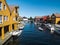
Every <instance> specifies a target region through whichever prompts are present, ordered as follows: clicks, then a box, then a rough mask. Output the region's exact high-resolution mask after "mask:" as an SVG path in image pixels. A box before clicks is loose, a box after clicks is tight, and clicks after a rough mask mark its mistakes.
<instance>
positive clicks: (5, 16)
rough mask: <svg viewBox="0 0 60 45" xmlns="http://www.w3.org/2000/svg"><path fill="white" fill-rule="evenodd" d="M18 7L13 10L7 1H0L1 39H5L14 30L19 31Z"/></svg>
mask: <svg viewBox="0 0 60 45" xmlns="http://www.w3.org/2000/svg"><path fill="white" fill-rule="evenodd" d="M17 10H18V6H14V7H13V9H11V7H9V6H8V4H7V3H6V0H0V37H1V39H2V40H4V39H5V35H6V34H7V33H9V32H11V31H12V30H17V29H18V21H17V18H18V11H17Z"/></svg>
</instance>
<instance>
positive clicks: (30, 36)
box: [7, 23, 60, 45]
mask: <svg viewBox="0 0 60 45" xmlns="http://www.w3.org/2000/svg"><path fill="white" fill-rule="evenodd" d="M7 45H60V36H59V35H56V34H51V33H50V32H49V31H48V30H44V31H40V30H38V29H37V28H36V26H35V25H34V24H33V23H32V24H30V23H28V24H26V25H25V27H24V29H23V32H22V34H21V35H20V36H19V38H18V39H17V40H15V41H13V42H12V41H10V42H9V44H7Z"/></svg>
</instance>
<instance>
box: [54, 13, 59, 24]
mask: <svg viewBox="0 0 60 45" xmlns="http://www.w3.org/2000/svg"><path fill="white" fill-rule="evenodd" d="M54 15H55V16H56V24H58V23H59V24H60V14H54Z"/></svg>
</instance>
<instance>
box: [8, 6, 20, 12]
mask: <svg viewBox="0 0 60 45" xmlns="http://www.w3.org/2000/svg"><path fill="white" fill-rule="evenodd" d="M14 8H19V7H18V6H9V9H10V12H12V11H13V9H14Z"/></svg>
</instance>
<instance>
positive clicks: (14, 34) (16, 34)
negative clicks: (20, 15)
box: [10, 30, 22, 37]
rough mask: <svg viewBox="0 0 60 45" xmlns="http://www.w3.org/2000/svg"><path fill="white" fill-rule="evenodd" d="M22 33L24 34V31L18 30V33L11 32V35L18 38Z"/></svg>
mask: <svg viewBox="0 0 60 45" xmlns="http://www.w3.org/2000/svg"><path fill="white" fill-rule="evenodd" d="M21 33H22V30H16V31H13V32H11V33H10V34H11V35H12V36H17V37H18V36H19V35H20V34H21Z"/></svg>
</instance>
